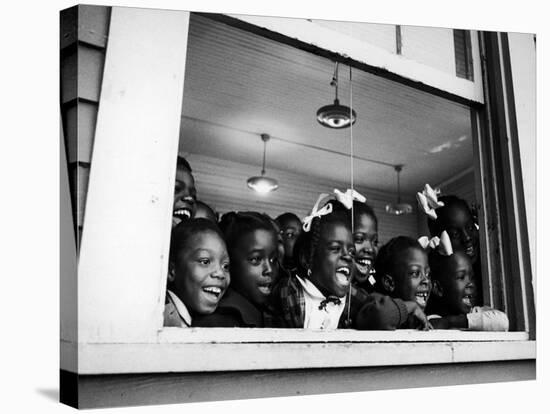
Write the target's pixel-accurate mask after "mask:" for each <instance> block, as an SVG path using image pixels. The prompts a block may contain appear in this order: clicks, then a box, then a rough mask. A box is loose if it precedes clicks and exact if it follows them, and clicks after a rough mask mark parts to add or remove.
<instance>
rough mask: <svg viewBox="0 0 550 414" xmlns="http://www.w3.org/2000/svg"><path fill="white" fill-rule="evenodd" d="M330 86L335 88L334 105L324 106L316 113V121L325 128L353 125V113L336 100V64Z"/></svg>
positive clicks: (340, 127)
mask: <svg viewBox="0 0 550 414" xmlns="http://www.w3.org/2000/svg"><path fill="white" fill-rule="evenodd" d="M330 85H331V86H334V88H335V99H334V104H332V105H325V106H323V107H322V108H319V110H318V111H317V121H319V123H320V124H321V125H323V126H325V127H327V128H334V129H342V128H347V127H349V126H350V125H352V124H354V123H355V119H356V114H355V111H354V110H353V109H351V108H349V107H347V106H345V105H340V101H339V100H338V62H336V66H335V68H334V75H333V76H332V81H331V82H330Z"/></svg>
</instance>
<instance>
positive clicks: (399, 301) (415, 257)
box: [357, 236, 431, 329]
mask: <svg viewBox="0 0 550 414" xmlns="http://www.w3.org/2000/svg"><path fill="white" fill-rule="evenodd" d="M375 268H376V284H375V289H376V290H377V292H378V293H373V294H371V297H372V298H373V299H374V298H377V300H376V301H374V300H373V299H371V300H372V304H371V305H370V306H371V307H373V308H374V309H376V308H377V307H380V306H381V304H386V302H388V299H387V297H386V298H385V297H383V296H384V295H389V297H391V298H392V299H393V301H394V303H395V304H396V305H397V306H398V308H399V316H400V317H399V318H396V317H395V316H393V317H391V318H389V317H388V315H389V316H391V314H388V313H387V312H386V313H380V312H379V313H378V314H377V313H375V312H373V311H372V310H370V312H367V311H366V310H368V309H369V307H368V306H367V307H366V308H365V310H364V311H362V312H361V314H360V315H358V318H357V319H358V321H357V323H358V326H359V327H360V328H361V329H396V328H423V329H428V328H430V327H431V326H430V324H429V323H428V321H427V317H426V315H425V313H424V309H425V307H426V304H427V301H428V298H429V296H430V291H431V281H430V277H429V274H430V269H429V266H428V257H427V255H426V252H425V251H424V249H423V248H422V246H421V245H420V244H419V243H418V241H416V240H414V239H412V238H410V237H405V236H399V237H395V238H393V239H391V240H390V241H389V242H388V243H386V244H385V245H384V246H382V248H381V249H380V251H379V252H378V256H377V257H376V262H375ZM386 306H387V305H386ZM381 309H382V308H381Z"/></svg>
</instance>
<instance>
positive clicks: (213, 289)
mask: <svg viewBox="0 0 550 414" xmlns="http://www.w3.org/2000/svg"><path fill="white" fill-rule="evenodd" d="M202 291H203V292H205V293H206V294H207V295H209V296H210V297H211V298H212V299H213V300H218V299H220V297H221V295H222V293H223V289H222V288H220V287H218V286H205V287H203V288H202Z"/></svg>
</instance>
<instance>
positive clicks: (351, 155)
mask: <svg viewBox="0 0 550 414" xmlns="http://www.w3.org/2000/svg"><path fill="white" fill-rule="evenodd" d="M337 64H338V63H337ZM337 68H338V67H337ZM349 119H350V122H351V124H350V126H349V141H350V187H351V193H352V194H353V82H352V76H351V65H350V67H349ZM353 216H354V209H353V198H352V201H351V232H352V234H353V230H354V224H355V223H354V219H353ZM352 242H353V237H352ZM353 266H354V267H355V264H354V265H353ZM347 314H348V317H347V323H348V325H349V324H351V317H350V316H351V282H350V284H349V290H348V311H347ZM349 327H351V326H348V328H349Z"/></svg>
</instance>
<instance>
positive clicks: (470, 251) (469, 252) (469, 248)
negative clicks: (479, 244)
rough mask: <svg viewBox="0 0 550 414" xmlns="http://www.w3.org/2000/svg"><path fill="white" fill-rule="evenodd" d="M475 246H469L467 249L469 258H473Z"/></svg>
mask: <svg viewBox="0 0 550 414" xmlns="http://www.w3.org/2000/svg"><path fill="white" fill-rule="evenodd" d="M474 251H475V250H474V246H468V247H466V250H465V253H466V254H467V255H468V256H473V255H474Z"/></svg>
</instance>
